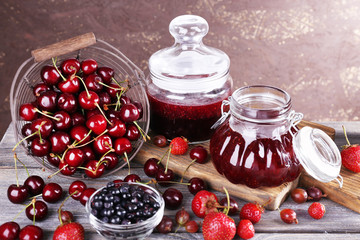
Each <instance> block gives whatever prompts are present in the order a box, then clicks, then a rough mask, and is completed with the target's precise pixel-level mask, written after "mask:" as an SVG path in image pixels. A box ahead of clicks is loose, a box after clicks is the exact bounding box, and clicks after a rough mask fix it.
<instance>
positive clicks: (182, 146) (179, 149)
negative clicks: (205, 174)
mask: <svg viewBox="0 0 360 240" xmlns="http://www.w3.org/2000/svg"><path fill="white" fill-rule="evenodd" d="M188 142H189V141H188V140H187V139H186V138H184V137H176V138H174V139H173V140H171V142H170V152H171V153H172V154H173V155H184V154H185V153H186V152H187V150H188V147H189V144H188Z"/></svg>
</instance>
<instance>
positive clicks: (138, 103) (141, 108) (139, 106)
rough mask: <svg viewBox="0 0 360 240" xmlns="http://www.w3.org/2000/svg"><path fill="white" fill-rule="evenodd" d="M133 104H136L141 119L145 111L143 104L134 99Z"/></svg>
mask: <svg viewBox="0 0 360 240" xmlns="http://www.w3.org/2000/svg"><path fill="white" fill-rule="evenodd" d="M132 104H134V105H135V106H136V107H137V109H138V111H139V118H138V119H141V118H142V117H143V112H144V108H143V106H142V104H141V103H140V102H138V101H133V102H132Z"/></svg>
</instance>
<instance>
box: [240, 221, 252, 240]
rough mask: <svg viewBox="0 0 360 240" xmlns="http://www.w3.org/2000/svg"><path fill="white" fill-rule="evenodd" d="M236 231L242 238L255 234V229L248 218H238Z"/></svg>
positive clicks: (248, 237)
mask: <svg viewBox="0 0 360 240" xmlns="http://www.w3.org/2000/svg"><path fill="white" fill-rule="evenodd" d="M236 233H237V234H238V235H239V236H240V237H241V238H242V239H250V238H252V237H254V235H255V229H254V225H253V224H252V222H251V221H250V220H248V219H243V220H240V222H239V225H238V227H237V229H236Z"/></svg>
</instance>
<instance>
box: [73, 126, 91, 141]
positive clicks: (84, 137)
mask: <svg viewBox="0 0 360 240" xmlns="http://www.w3.org/2000/svg"><path fill="white" fill-rule="evenodd" d="M90 136H91V135H90V134H89V129H88V128H86V127H85V126H83V125H77V126H75V127H73V128H72V129H71V130H70V137H71V139H72V140H76V141H77V142H78V143H79V144H85V143H87V142H89V141H90V140H91V138H90Z"/></svg>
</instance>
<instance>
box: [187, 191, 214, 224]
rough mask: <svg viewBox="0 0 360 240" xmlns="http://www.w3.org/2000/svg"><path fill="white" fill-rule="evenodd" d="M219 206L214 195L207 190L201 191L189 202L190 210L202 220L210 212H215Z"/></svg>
mask: <svg viewBox="0 0 360 240" xmlns="http://www.w3.org/2000/svg"><path fill="white" fill-rule="evenodd" d="M219 206H220V204H219V203H218V199H217V197H216V195H215V194H214V193H212V192H209V191H207V190H201V191H199V192H198V193H196V195H195V196H194V198H193V200H192V202H191V209H192V210H193V212H194V214H195V215H196V216H198V217H199V218H204V217H205V215H206V214H208V213H210V212H217V211H218V210H217V207H219Z"/></svg>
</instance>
